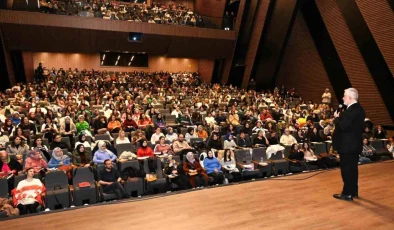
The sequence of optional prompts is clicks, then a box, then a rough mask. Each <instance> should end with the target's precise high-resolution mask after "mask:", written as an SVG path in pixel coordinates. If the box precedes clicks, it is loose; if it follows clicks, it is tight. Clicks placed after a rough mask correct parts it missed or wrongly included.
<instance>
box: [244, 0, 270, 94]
mask: <svg viewBox="0 0 394 230" xmlns="http://www.w3.org/2000/svg"><path fill="white" fill-rule="evenodd" d="M270 3H271V0H268V1H260V2H259V6H258V9H257V13H256V20H255V23H254V25H253V29H252V34H251V36H250V41H249V46H248V50H247V53H246V58H245V66H246V68H245V74H244V78H243V81H242V88H246V87H247V86H248V84H249V80H250V75H251V73H252V68H253V65H254V61H255V59H256V54H257V49H258V47H259V44H260V40H261V35H262V33H263V30H264V25H265V20H266V17H267V12H268V8H269V6H270Z"/></svg>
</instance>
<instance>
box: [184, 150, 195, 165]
mask: <svg viewBox="0 0 394 230" xmlns="http://www.w3.org/2000/svg"><path fill="white" fill-rule="evenodd" d="M189 153H190V154H191V155H192V156H193V160H189V157H188V156H189V155H190V154H189ZM189 153H187V155H186V159H187V161H189V162H190V163H191V164H192V165H193V164H194V162H195V161H196V159H194V155H193V153H192V152H189Z"/></svg>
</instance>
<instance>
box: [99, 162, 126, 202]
mask: <svg viewBox="0 0 394 230" xmlns="http://www.w3.org/2000/svg"><path fill="white" fill-rule="evenodd" d="M103 164H104V169H102V170H100V171H99V172H98V175H97V180H98V183H99V184H100V186H103V190H104V192H105V193H115V194H116V198H117V199H119V200H120V199H122V198H130V195H128V194H127V193H126V192H125V190H124V188H123V186H122V185H121V184H120V182H121V180H122V178H121V177H120V172H119V171H118V170H117V169H114V168H113V163H112V161H111V159H106V160H105V161H103Z"/></svg>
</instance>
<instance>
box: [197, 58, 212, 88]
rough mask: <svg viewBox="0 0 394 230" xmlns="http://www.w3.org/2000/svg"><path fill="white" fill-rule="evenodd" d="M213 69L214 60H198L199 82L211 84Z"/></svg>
mask: <svg viewBox="0 0 394 230" xmlns="http://www.w3.org/2000/svg"><path fill="white" fill-rule="evenodd" d="M214 67H215V61H214V60H208V59H199V60H198V72H199V73H200V78H201V81H203V82H208V83H209V82H211V80H212V74H213V68H214Z"/></svg>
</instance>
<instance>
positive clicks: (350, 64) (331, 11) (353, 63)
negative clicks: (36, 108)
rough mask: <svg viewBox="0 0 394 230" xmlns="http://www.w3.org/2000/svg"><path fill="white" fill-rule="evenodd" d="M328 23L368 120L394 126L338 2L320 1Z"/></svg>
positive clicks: (318, 2)
mask: <svg viewBox="0 0 394 230" xmlns="http://www.w3.org/2000/svg"><path fill="white" fill-rule="evenodd" d="M316 4H317V6H318V8H319V11H320V13H321V15H322V18H323V20H324V23H325V25H326V27H327V30H328V31H329V33H330V36H331V38H332V40H333V42H334V45H335V47H336V49H337V52H338V55H339V57H340V59H341V61H342V64H343V66H344V68H345V70H346V72H347V75H348V77H349V80H350V82H351V84H352V86H353V87H354V88H356V89H357V90H358V91H359V101H360V103H361V104H362V105H363V106H364V108H365V109H366V113H367V117H368V118H370V119H371V120H372V121H373V122H374V123H375V124H385V125H392V124H393V122H392V120H391V118H390V115H389V113H388V111H387V108H386V106H385V104H384V103H383V99H382V97H381V96H380V93H379V91H378V89H377V87H376V84H375V82H374V80H373V78H372V76H371V74H370V72H369V70H368V68H367V66H366V64H365V62H364V59H363V57H362V56H361V53H360V51H359V49H358V47H357V44H356V42H355V41H354V38H353V36H352V34H351V33H350V31H349V28H348V26H347V24H346V21H345V19H344V17H343V15H342V14H341V11H340V8H339V6H338V5H337V3H336V0H316Z"/></svg>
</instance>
